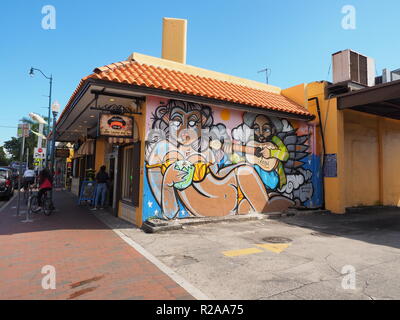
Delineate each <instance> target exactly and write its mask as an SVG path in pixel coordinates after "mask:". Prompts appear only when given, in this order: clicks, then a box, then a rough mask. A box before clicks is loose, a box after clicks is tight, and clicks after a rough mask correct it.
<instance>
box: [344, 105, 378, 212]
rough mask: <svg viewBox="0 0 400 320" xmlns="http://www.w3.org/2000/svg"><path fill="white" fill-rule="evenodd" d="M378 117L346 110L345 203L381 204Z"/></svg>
mask: <svg viewBox="0 0 400 320" xmlns="http://www.w3.org/2000/svg"><path fill="white" fill-rule="evenodd" d="M378 121H379V118H378V117H376V116H371V115H368V114H366V113H361V112H356V111H351V110H345V111H344V135H345V175H346V183H345V186H344V187H345V190H346V192H345V206H346V207H353V206H362V205H377V204H380V186H379V185H380V166H379V158H380V157H379V148H380V146H379V130H378Z"/></svg>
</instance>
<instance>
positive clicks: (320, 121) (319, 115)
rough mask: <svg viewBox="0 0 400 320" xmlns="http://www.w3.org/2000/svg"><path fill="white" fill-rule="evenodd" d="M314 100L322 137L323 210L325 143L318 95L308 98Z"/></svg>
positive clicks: (323, 203)
mask: <svg viewBox="0 0 400 320" xmlns="http://www.w3.org/2000/svg"><path fill="white" fill-rule="evenodd" d="M313 100H315V102H316V104H317V113H318V121H319V127H320V128H321V138H322V165H321V176H322V209H323V210H325V187H324V179H325V177H324V175H325V154H326V145H325V135H324V128H323V127H322V119H321V108H320V105H319V99H318V97H313V98H310V99H308V101H313Z"/></svg>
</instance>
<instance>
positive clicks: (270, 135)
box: [233, 113, 289, 191]
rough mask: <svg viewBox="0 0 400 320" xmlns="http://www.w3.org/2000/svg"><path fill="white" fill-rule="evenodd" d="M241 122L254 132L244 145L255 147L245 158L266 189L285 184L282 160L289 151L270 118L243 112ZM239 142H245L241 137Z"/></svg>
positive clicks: (287, 157)
mask: <svg viewBox="0 0 400 320" xmlns="http://www.w3.org/2000/svg"><path fill="white" fill-rule="evenodd" d="M243 122H244V125H246V126H247V127H248V128H250V129H252V130H253V133H254V136H253V137H251V138H250V139H249V140H248V141H246V147H256V148H257V149H256V151H255V152H254V153H253V154H246V155H245V157H246V160H247V161H248V162H250V163H251V164H253V165H254V168H255V170H256V171H257V173H258V175H259V176H260V178H261V180H262V181H263V183H264V185H265V187H266V188H267V189H268V190H270V191H272V190H276V189H277V188H282V186H283V185H285V184H286V174H285V170H284V167H283V162H286V161H287V160H288V159H289V152H288V150H287V148H286V146H285V144H284V143H283V141H282V140H281V139H280V138H279V137H278V136H277V135H275V134H276V128H275V126H274V125H273V123H272V121H271V119H270V118H268V117H267V116H265V115H254V114H250V113H245V114H244V116H243ZM237 129H238V128H237ZM237 129H236V130H237ZM233 135H235V134H233ZM246 140H247V139H246ZM241 142H242V143H243V142H245V141H243V137H242V139H241Z"/></svg>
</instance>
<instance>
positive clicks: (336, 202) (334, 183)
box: [306, 81, 346, 213]
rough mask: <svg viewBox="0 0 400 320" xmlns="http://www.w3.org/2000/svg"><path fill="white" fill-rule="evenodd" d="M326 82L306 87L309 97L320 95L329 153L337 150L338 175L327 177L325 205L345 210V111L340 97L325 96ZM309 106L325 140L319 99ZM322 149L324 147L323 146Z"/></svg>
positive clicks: (319, 135) (318, 131)
mask: <svg viewBox="0 0 400 320" xmlns="http://www.w3.org/2000/svg"><path fill="white" fill-rule="evenodd" d="M325 86H326V82H323V81H321V82H312V83H309V84H308V85H307V87H306V97H307V100H308V99H310V98H313V97H316V98H318V100H319V105H320V112H321V122H322V129H323V131H324V136H325V146H326V150H325V153H326V154H336V157H337V177H325V178H324V193H325V208H326V209H327V210H330V211H331V212H333V213H344V212H345V188H344V185H345V183H346V174H345V161H344V157H345V153H344V127H343V112H342V111H340V110H337V107H336V106H337V100H336V99H325ZM308 110H309V111H310V112H311V113H312V114H313V115H315V120H314V122H315V124H316V128H317V134H318V137H317V141H321V140H322V139H321V127H320V124H319V118H318V112H317V104H316V101H314V100H313V101H308ZM321 149H322V147H321Z"/></svg>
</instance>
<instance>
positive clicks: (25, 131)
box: [17, 123, 30, 216]
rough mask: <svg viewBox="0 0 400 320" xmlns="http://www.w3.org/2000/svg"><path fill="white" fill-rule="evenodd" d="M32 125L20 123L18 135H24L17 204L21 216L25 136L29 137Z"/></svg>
mask: <svg viewBox="0 0 400 320" xmlns="http://www.w3.org/2000/svg"><path fill="white" fill-rule="evenodd" d="M29 130H30V126H29V124H28V123H23V124H19V125H18V137H20V138H21V137H22V148H21V155H20V158H19V160H20V162H19V175H18V206H17V216H19V209H20V201H21V180H22V175H23V172H22V161H23V160H24V151H25V138H26V137H29Z"/></svg>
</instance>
